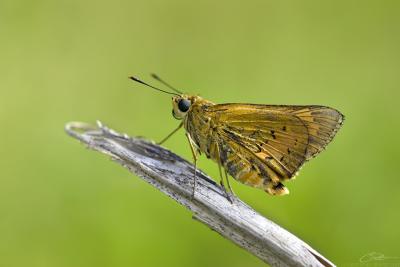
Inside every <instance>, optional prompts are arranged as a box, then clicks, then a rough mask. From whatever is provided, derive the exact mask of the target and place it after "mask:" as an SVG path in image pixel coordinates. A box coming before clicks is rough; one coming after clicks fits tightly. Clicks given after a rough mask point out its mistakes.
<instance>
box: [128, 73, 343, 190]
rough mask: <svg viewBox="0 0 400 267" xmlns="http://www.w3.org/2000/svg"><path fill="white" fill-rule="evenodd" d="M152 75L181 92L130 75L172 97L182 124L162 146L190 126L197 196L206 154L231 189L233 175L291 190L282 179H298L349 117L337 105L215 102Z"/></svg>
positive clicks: (257, 184) (262, 185)
mask: <svg viewBox="0 0 400 267" xmlns="http://www.w3.org/2000/svg"><path fill="white" fill-rule="evenodd" d="M152 76H153V78H155V79H157V80H158V81H160V82H162V83H163V84H164V85H166V86H168V87H169V88H171V89H172V90H174V91H175V92H176V93H173V92H168V91H164V90H161V89H159V88H156V87H154V86H152V85H149V84H147V83H145V82H143V81H141V80H139V79H137V78H135V77H130V78H131V79H132V80H134V81H136V82H139V83H141V84H144V85H147V86H149V87H151V88H153V89H156V90H159V91H162V92H164V93H168V94H171V95H173V97H172V106H173V110H172V114H173V116H174V117H175V118H176V119H179V120H182V122H181V123H180V124H179V126H178V128H177V129H175V130H174V131H173V132H172V133H171V134H169V135H168V136H167V137H166V138H164V140H162V141H161V142H160V144H161V143H163V142H165V141H166V140H167V139H168V138H169V137H170V136H171V135H172V134H174V133H175V132H176V131H177V130H179V129H180V128H181V127H182V126H183V127H184V128H185V130H186V137H187V139H188V141H189V144H190V147H191V150H192V154H193V160H194V165H195V172H194V187H193V195H194V192H195V186H196V166H197V165H196V162H197V157H198V154H201V153H204V154H205V155H206V156H207V157H208V158H211V159H212V160H214V161H215V162H216V163H217V164H218V166H219V172H220V178H221V185H222V186H223V187H224V182H223V178H222V171H221V167H222V168H223V169H224V171H225V179H226V181H227V184H228V188H229V190H230V191H231V192H232V193H233V191H232V188H231V186H230V184H229V180H228V174H230V175H231V176H232V177H234V178H235V179H236V180H238V181H240V182H242V183H244V184H247V185H250V186H253V187H257V188H261V189H262V190H264V191H265V192H267V193H268V194H270V195H285V194H288V193H289V190H288V189H287V188H286V187H285V186H284V185H283V184H282V182H283V181H285V180H289V179H292V178H294V177H295V176H296V174H297V172H298V171H299V169H300V168H301V166H303V164H304V163H305V162H306V161H308V160H309V159H311V158H313V157H315V156H316V155H317V154H318V153H320V152H321V151H322V150H324V148H325V147H326V145H327V144H328V143H329V142H330V141H331V140H332V139H333V137H334V136H335V134H336V132H337V131H338V130H339V129H340V127H341V126H342V124H343V120H344V116H343V114H341V113H340V112H339V111H337V110H336V109H333V108H329V107H324V106H317V105H311V106H290V105H257V104H214V103H213V102H211V101H208V100H206V99H203V98H201V97H199V96H195V95H187V94H183V93H182V92H180V91H178V90H176V89H175V88H173V87H172V86H170V85H169V84H167V83H166V82H164V81H163V80H161V79H160V78H159V77H158V76H156V75H154V74H153V75H152ZM224 188H225V187H224Z"/></svg>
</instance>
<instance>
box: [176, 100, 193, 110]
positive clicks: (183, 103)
mask: <svg viewBox="0 0 400 267" xmlns="http://www.w3.org/2000/svg"><path fill="white" fill-rule="evenodd" d="M190 105H191V103H190V101H189V100H187V99H183V98H182V99H181V100H179V102H178V108H179V110H180V111H181V112H186V111H188V110H189V108H190Z"/></svg>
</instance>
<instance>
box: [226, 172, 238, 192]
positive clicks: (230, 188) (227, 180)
mask: <svg viewBox="0 0 400 267" xmlns="http://www.w3.org/2000/svg"><path fill="white" fill-rule="evenodd" d="M224 171H225V179H226V183H227V184H228V189H229V191H230V192H231V194H232V195H233V196H236V194H235V192H233V190H232V187H231V184H230V183H229V177H228V172H227V171H226V169H224Z"/></svg>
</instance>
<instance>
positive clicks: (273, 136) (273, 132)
mask: <svg viewBox="0 0 400 267" xmlns="http://www.w3.org/2000/svg"><path fill="white" fill-rule="evenodd" d="M271 135H272V138H274V139H276V136H275V131H274V130H271Z"/></svg>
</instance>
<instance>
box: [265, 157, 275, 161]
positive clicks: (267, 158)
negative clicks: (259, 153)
mask: <svg viewBox="0 0 400 267" xmlns="http://www.w3.org/2000/svg"><path fill="white" fill-rule="evenodd" d="M272 159H273V158H272V157H271V156H266V157H265V160H268V161H269V160H272Z"/></svg>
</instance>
